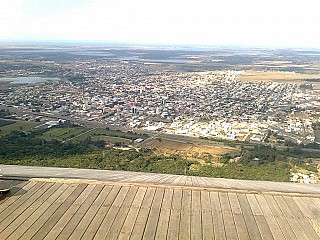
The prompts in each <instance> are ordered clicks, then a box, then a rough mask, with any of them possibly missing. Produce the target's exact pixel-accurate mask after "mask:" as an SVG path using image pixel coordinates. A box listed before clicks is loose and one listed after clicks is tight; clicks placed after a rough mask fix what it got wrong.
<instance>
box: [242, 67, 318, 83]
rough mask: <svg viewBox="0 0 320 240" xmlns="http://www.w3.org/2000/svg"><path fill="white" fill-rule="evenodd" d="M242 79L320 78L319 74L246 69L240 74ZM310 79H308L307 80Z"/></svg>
mask: <svg viewBox="0 0 320 240" xmlns="http://www.w3.org/2000/svg"><path fill="white" fill-rule="evenodd" d="M237 79H238V80H240V81H263V82H270V81H273V82H285V83H310V81H312V80H316V79H320V75H319V74H306V73H296V72H283V71H253V70H249V71H245V72H243V74H241V75H239V76H238V78H237ZM306 80H308V81H306Z"/></svg>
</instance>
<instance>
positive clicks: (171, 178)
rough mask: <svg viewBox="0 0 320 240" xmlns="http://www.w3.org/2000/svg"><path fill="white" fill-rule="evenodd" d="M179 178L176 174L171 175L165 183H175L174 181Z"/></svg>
mask: <svg viewBox="0 0 320 240" xmlns="http://www.w3.org/2000/svg"><path fill="white" fill-rule="evenodd" d="M176 179H177V176H176V175H173V176H171V177H170V178H168V179H167V180H165V181H164V182H163V183H164V184H168V185H173V182H174V181H175V180H176Z"/></svg>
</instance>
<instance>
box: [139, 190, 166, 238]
mask: <svg viewBox="0 0 320 240" xmlns="http://www.w3.org/2000/svg"><path fill="white" fill-rule="evenodd" d="M163 196H164V189H161V188H157V189H156V193H155V196H154V199H153V202H152V206H151V210H150V214H149V217H148V221H147V224H146V226H145V231H144V234H143V239H146V240H149V239H154V238H155V235H156V230H157V225H158V221H159V216H160V209H161V205H162V200H163Z"/></svg>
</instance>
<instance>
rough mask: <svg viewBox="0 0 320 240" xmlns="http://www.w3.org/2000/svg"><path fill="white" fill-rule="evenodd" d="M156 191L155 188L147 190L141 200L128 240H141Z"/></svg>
mask: <svg viewBox="0 0 320 240" xmlns="http://www.w3.org/2000/svg"><path fill="white" fill-rule="evenodd" d="M155 192H156V189H155V188H148V189H147V192H146V195H145V197H144V199H143V202H142V204H141V207H140V210H139V213H138V216H137V218H136V222H135V224H134V227H133V229H132V233H131V236H130V239H142V236H143V233H144V229H145V225H146V222H147V220H148V217H149V213H150V209H151V205H152V202H153V199H154V195H155Z"/></svg>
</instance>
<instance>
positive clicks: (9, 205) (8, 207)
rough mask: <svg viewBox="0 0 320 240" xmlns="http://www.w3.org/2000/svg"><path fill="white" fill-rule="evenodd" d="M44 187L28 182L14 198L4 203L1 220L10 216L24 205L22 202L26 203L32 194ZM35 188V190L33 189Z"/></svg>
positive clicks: (0, 207)
mask: <svg viewBox="0 0 320 240" xmlns="http://www.w3.org/2000/svg"><path fill="white" fill-rule="evenodd" d="M40 186H42V184H41V183H38V184H37V183H36V182H28V184H27V185H25V186H24V187H23V188H21V189H19V191H17V192H16V193H15V194H14V195H13V196H12V197H10V198H9V199H8V200H7V201H5V202H3V203H2V204H1V205H0V214H1V216H2V217H1V218H3V217H4V216H5V215H9V214H10V213H11V212H12V211H13V210H14V209H15V208H16V207H18V206H19V205H21V204H22V202H24V201H26V199H28V198H29V197H30V195H32V194H31V192H32V191H33V190H36V189H37V188H39V187H40ZM33 188H35V189H33ZM3 214H4V215H3Z"/></svg>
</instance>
